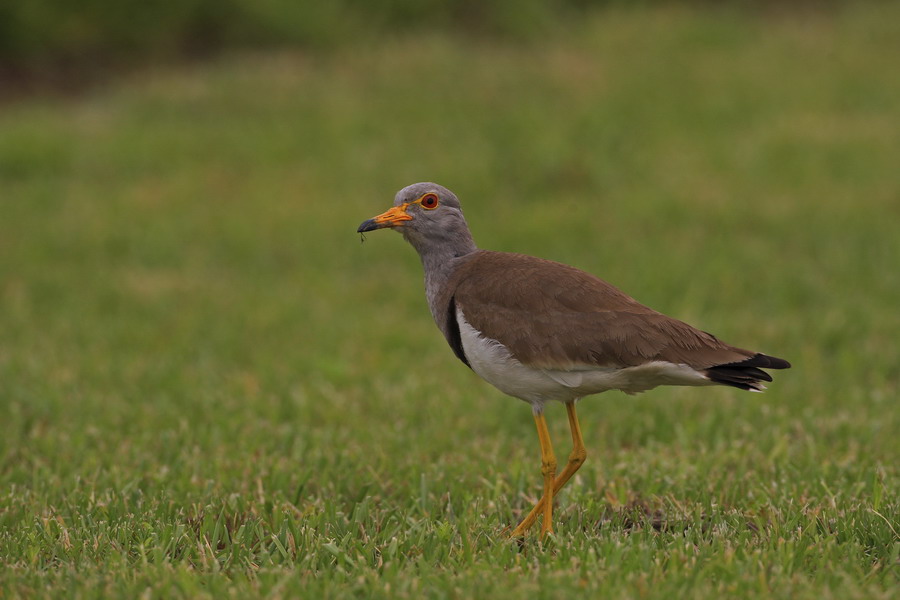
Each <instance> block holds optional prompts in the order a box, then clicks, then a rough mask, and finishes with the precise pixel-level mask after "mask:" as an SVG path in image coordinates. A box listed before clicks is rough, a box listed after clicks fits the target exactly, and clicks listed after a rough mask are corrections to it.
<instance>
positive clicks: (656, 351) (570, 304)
mask: <svg viewBox="0 0 900 600" xmlns="http://www.w3.org/2000/svg"><path fill="white" fill-rule="evenodd" d="M448 283H449V285H448V286H447V292H449V293H448V295H450V298H449V299H448V300H451V301H454V302H455V303H456V306H457V307H459V308H460V309H461V310H462V312H463V314H464V316H465V318H466V320H467V321H468V322H469V324H470V325H472V326H473V327H474V328H475V329H477V330H478V331H480V332H481V333H482V334H483V335H484V336H486V337H488V338H491V339H495V340H497V341H499V342H500V343H502V344H503V345H504V346H506V347H507V348H508V349H509V350H510V352H512V354H513V356H515V357H516V358H517V359H518V360H519V361H521V362H522V363H523V364H526V365H530V366H534V367H539V368H552V369H578V368H584V367H590V366H604V367H628V366H635V365H639V364H642V363H645V362H648V361H652V360H663V361H668V362H672V363H677V364H687V365H689V366H691V367H693V368H695V369H706V368H709V367H712V366H715V365H721V364H728V363H737V362H740V361H744V360H746V359H747V358H749V357H752V356H754V355H755V353H754V352H750V351H748V350H743V349H741V348H736V347H734V346H730V345H728V344H726V343H724V342H722V341H720V340H718V339H717V338H716V337H715V336H713V335H710V334H708V333H705V332H703V331H700V330H698V329H695V328H694V327H691V326H690V325H688V324H687V323H684V322H682V321H679V320H677V319H672V318H670V317H667V316H665V315H663V314H661V313H658V312H656V311H655V310H652V309H650V308H647V307H646V306H644V305H642V304H640V303H639V302H637V301H636V300H634V299H633V298H631V297H629V296H627V295H625V294H623V293H622V292H620V291H619V290H618V289H616V288H615V287H613V286H612V285H610V284H608V283H606V282H605V281H603V280H601V279H598V278H597V277H594V276H593V275H590V274H588V273H585V272H584V271H580V270H578V269H576V268H574V267H570V266H567V265H563V264H561V263H556V262H553V261H548V260H542V259H539V258H534V257H531V256H525V255H522V254H507V253H502V252H488V251H480V252H478V253H477V254H476V255H475V256H473V257H472V258H471V260H468V261H467V262H466V263H464V264H463V265H461V266H460V267H459V268H458V269H457V270H456V271H455V272H454V273H453V275H452V277H451V280H450V281H449V282H448Z"/></svg>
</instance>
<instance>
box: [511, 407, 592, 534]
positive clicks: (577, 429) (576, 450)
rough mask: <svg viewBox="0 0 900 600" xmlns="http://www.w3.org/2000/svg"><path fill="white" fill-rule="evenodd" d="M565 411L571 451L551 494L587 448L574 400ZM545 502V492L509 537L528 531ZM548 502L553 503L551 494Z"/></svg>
mask: <svg viewBox="0 0 900 600" xmlns="http://www.w3.org/2000/svg"><path fill="white" fill-rule="evenodd" d="M566 412H567V413H568V415H569V429H570V430H571V431H572V453H571V454H569V460H568V462H567V463H566V466H565V468H564V469H563V471H562V473H560V474H559V477H557V478H556V480H555V481H554V482H553V496H555V495H556V494H557V493H559V490H561V489H562V487H563V486H564V485H565V484H566V482H567V481H569V479H570V478H571V477H572V475H574V474H575V471H577V470H578V469H580V468H581V465H583V464H584V461H585V458H586V457H587V450H586V449H585V447H584V440H583V439H582V438H581V426H580V425H579V424H578V415H577V414H576V413H575V403H574V402H568V403H566ZM538 428H539V429H538V435H540V426H538ZM548 441H549V438H548ZM547 503H548V502H547V498H546V494H545V495H544V496H543V497H542V498H541V499H540V500H539V501H538V503H537V504H535V505H534V508H532V509H531V512H530V513H528V516H527V517H525V518H524V519H522V522H521V523H519V525H518V527H516V529H515V531H513V532H512V534H511V536H510V537H521V536H523V535H525V532H526V531H528V529H529V528H530V527H531V526H532V525H533V524H534V522H535V520H537V516H538V514H540V513H541V512H542V511H545V510H546V508H545V506H546V504H547ZM549 503H550V504H552V503H553V498H552V496H551V498H550V501H549Z"/></svg>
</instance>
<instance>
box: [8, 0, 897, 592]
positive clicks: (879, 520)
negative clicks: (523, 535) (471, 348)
mask: <svg viewBox="0 0 900 600" xmlns="http://www.w3.org/2000/svg"><path fill="white" fill-rule="evenodd" d="M898 23H900V10H898V8H897V7H896V6H892V7H889V6H888V5H887V3H884V5H881V4H861V5H854V7H853V8H847V9H844V10H835V11H832V12H825V13H820V12H801V13H790V14H777V15H769V16H759V15H755V16H754V15H747V14H740V13H737V12H715V11H710V10H709V9H698V10H696V11H693V10H689V9H677V8H669V9H656V10H649V9H648V10H634V11H627V10H622V11H607V12H603V13H599V14H598V15H597V16H596V17H593V18H591V19H588V20H586V21H584V22H582V23H579V24H578V25H577V27H574V28H573V29H570V30H568V31H563V30H558V31H556V33H554V34H553V35H551V36H550V37H549V38H548V39H546V40H543V41H542V42H541V43H540V44H537V43H521V44H515V43H510V42H488V41H485V40H478V39H461V38H456V37H452V36H448V35H441V34H433V35H432V34H429V32H408V35H406V34H405V35H398V36H397V37H396V38H394V39H390V40H386V41H385V42H384V43H383V44H380V45H366V44H364V43H361V45H359V46H354V47H351V48H348V49H346V50H339V51H336V52H335V53H334V54H331V55H329V56H320V57H314V56H306V55H297V54H291V53H284V54H278V55H268V54H264V55H249V56H247V55H245V56H236V57H235V56H233V57H227V58H223V59H220V60H219V61H217V62H215V63H214V64H207V65H196V66H184V67H180V68H166V69H163V68H160V69H158V70H154V71H145V72H142V73H139V74H135V75H133V76H131V77H129V78H127V79H126V80H124V81H117V82H115V83H110V84H108V85H106V86H105V87H103V88H102V89H96V90H94V91H92V92H90V93H89V94H87V95H85V96H83V97H80V98H77V99H71V100H63V99H60V98H44V99H41V98H31V99H28V100H27V101H23V102H21V103H19V104H16V105H7V106H5V107H3V108H2V112H0V208H2V212H0V414H2V418H0V598H18V597H22V598H32V597H39V596H55V597H61V598H63V597H64V598H100V597H114V596H120V597H138V596H141V597H199V598H223V597H238V598H240V597H247V596H265V597H270V598H288V597H298V596H304V597H310V598H313V597H316V598H318V597H344V596H358V597H364V598H377V597H385V598H387V597H390V598H420V597H423V596H424V597H436V598H487V597H496V598H525V597H529V598H531V597H571V596H572V595H573V594H578V593H588V594H590V595H591V596H593V597H604V598H637V597H642V598H643V597H646V598H673V597H694V598H709V597H714V596H720V597H729V598H735V597H736V598H758V597H773V598H816V599H827V598H840V599H848V598H859V599H878V598H885V599H886V598H896V597H897V594H898V589H900V558H898V555H900V536H898V532H900V499H898V493H900V483H898V476H900V469H898V462H900V461H898V458H900V411H898V394H900V342H898V340H900V168H898V165H900V70H898V68H897V56H900V26H898ZM419 180H434V181H437V182H440V183H443V184H445V185H447V186H449V187H450V188H451V189H453V190H454V191H456V192H457V193H458V194H459V196H460V197H461V199H462V201H463V204H464V208H465V210H466V215H467V217H468V220H469V222H470V224H471V226H472V229H473V232H474V234H475V237H476V240H477V241H478V242H479V244H480V245H481V246H482V247H485V248H491V249H496V250H508V251H519V252H525V253H529V254H534V255H538V256H543V257H546V258H552V259H555V260H559V261H562V262H567V263H570V264H573V265H576V266H578V267H580V268H583V269H585V270H588V271H590V272H593V273H595V274H597V275H599V276H601V277H603V278H604V279H606V280H608V281H610V282H612V283H614V284H615V285H617V286H619V287H621V288H622V289H624V290H626V291H627V292H628V293H630V294H631V295H633V296H635V297H636V298H637V299H639V300H640V301H642V302H644V303H646V304H648V305H650V306H652V307H654V308H656V309H658V310H661V311H663V312H666V313H667V314H670V315H672V316H676V317H679V318H681V319H684V320H686V321H689V322H691V323H693V324H695V325H697V326H699V327H701V328H703V329H706V330H708V331H712V332H714V333H716V334H717V335H718V336H720V337H722V338H723V339H725V340H728V341H730V342H732V343H735V344H737V345H741V346H746V347H752V348H756V349H759V350H762V351H766V352H770V353H773V354H775V355H778V356H783V357H785V358H787V359H789V360H791V361H792V362H793V364H794V368H793V369H792V370H790V371H786V372H782V373H778V374H777V375H778V376H777V377H776V381H775V383H774V384H772V385H771V386H770V389H769V391H768V392H767V393H766V394H762V395H760V394H748V393H743V392H740V391H738V390H731V389H726V388H714V389H677V388H661V389H657V390H654V391H651V392H648V393H646V394H643V395H640V396H637V397H631V396H626V395H624V394H621V393H618V392H612V393H608V394H605V395H601V396H596V397H592V398H590V399H587V400H585V401H584V402H582V404H581V405H580V410H579V412H580V416H581V419H582V426H583V428H584V435H585V440H586V444H587V446H588V452H589V455H588V462H587V463H586V465H585V467H584V468H583V469H582V470H581V471H580V472H579V474H578V475H577V477H576V478H575V479H574V480H573V482H571V483H570V485H569V486H568V487H567V488H566V490H565V491H564V492H563V493H562V494H561V496H560V497H559V499H558V502H557V509H556V510H557V513H556V514H557V515H558V517H557V524H556V526H557V532H556V536H555V537H554V538H553V539H552V540H551V541H549V542H548V543H547V544H541V543H540V542H539V541H538V539H537V537H536V536H535V535H534V534H533V535H532V537H530V538H528V539H527V541H526V543H525V545H524V547H522V548H519V547H517V546H516V545H515V544H512V543H510V542H508V541H507V540H506V539H505V536H504V531H505V530H506V528H508V527H509V526H511V525H514V524H515V523H516V521H517V519H518V518H519V517H520V516H521V515H522V513H523V511H527V510H528V509H529V508H530V506H531V503H532V502H533V501H534V500H535V498H536V497H537V496H538V495H539V494H540V491H541V474H540V460H539V451H538V444H537V439H536V435H535V433H534V427H533V423H532V418H531V412H530V410H529V408H528V406H527V405H526V404H524V403H522V402H520V401H518V400H515V399H512V398H508V397H505V396H503V395H502V394H500V393H499V392H498V391H496V390H494V389H493V388H491V387H490V386H489V385H487V384H486V383H484V382H482V381H481V380H480V379H478V377H477V376H475V375H474V374H473V373H471V372H470V371H469V370H468V369H466V368H465V367H464V366H463V365H462V364H461V363H459V362H458V361H457V360H456V359H455V358H454V357H453V355H452V353H451V351H450V350H449V349H448V348H447V347H446V344H445V343H444V341H443V339H442V337H441V335H440V333H439V332H438V331H437V329H436V328H435V327H434V324H433V323H432V321H431V316H430V315H429V313H428V309H427V306H426V304H425V300H424V294H423V291H422V281H421V279H422V275H421V267H420V265H419V263H418V258H417V257H416V256H415V253H414V251H413V250H412V249H411V248H409V247H408V246H407V245H406V244H404V243H403V241H402V239H401V238H400V237H399V236H398V235H396V234H394V233H391V232H375V233H372V234H369V235H368V238H367V241H366V243H365V244H361V243H360V239H359V236H357V235H356V234H355V233H354V232H355V229H356V227H357V225H358V224H359V223H360V222H361V221H362V220H363V219H365V218H368V217H370V216H373V215H375V214H377V213H380V212H382V211H383V210H385V209H386V208H387V207H388V206H389V205H390V203H391V202H392V199H393V194H394V193H395V191H396V190H397V189H399V188H400V187H403V186H404V185H406V184H408V183H411V182H413V181H419ZM548 418H549V420H550V421H551V426H552V433H553V434H554V440H555V442H556V448H557V453H558V454H559V455H561V456H565V454H567V453H568V434H567V427H566V420H565V411H564V410H563V409H562V407H561V406H553V407H551V408H550V409H549V410H548ZM535 531H536V530H535Z"/></svg>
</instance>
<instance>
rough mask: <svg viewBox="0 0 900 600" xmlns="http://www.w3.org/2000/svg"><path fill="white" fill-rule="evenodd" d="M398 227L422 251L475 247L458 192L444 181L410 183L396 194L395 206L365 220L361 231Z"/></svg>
mask: <svg viewBox="0 0 900 600" xmlns="http://www.w3.org/2000/svg"><path fill="white" fill-rule="evenodd" d="M386 227H390V228H395V229H397V230H398V231H400V232H401V233H402V234H403V237H404V238H405V239H406V241H408V242H409V243H410V244H412V245H413V247H415V249H416V250H418V251H419V254H423V253H424V252H429V251H434V250H438V249H443V250H445V251H450V252H452V254H453V255H455V256H461V255H462V254H468V253H469V252H472V251H473V250H475V243H474V242H473V241H472V235H471V234H470V233H469V227H468V225H467V224H466V219H465V217H463V213H462V208H461V207H460V205H459V199H458V198H457V197H456V194H454V193H453V192H451V191H450V190H448V189H447V188H445V187H444V186H442V185H438V184H436V183H430V182H423V183H414V184H412V185H408V186H406V187H405V188H403V189H402V190H400V191H399V192H397V195H396V196H395V197H394V207H393V208H391V209H389V210H388V211H386V212H384V213H382V214H380V215H378V216H377V217H374V218H371V219H368V220H367V221H364V222H363V223H362V224H361V225H360V226H359V228H358V229H357V232H359V233H362V232H365V231H373V230H375V229H383V228H386Z"/></svg>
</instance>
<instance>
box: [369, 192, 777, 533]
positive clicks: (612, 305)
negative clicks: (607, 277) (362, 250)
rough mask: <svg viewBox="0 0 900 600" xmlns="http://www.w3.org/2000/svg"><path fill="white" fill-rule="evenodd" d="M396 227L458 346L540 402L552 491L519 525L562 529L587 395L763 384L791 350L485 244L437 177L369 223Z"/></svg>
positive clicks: (466, 358) (475, 363) (501, 383)
mask: <svg viewBox="0 0 900 600" xmlns="http://www.w3.org/2000/svg"><path fill="white" fill-rule="evenodd" d="M385 228H390V229H395V230H396V231H398V232H400V233H402V234H403V237H404V238H405V239H406V241H407V242H409V243H410V244H411V245H412V246H413V248H414V249H415V250H416V251H417V252H418V254H419V258H420V259H421V261H422V266H423V269H424V272H425V295H426V298H427V300H428V306H429V308H430V309H431V315H432V317H433V318H434V321H435V323H436V324H437V326H438V328H439V329H440V330H441V332H442V333H443V334H444V337H445V338H446V340H447V343H448V344H449V345H450V348H451V349H452V350H453V353H454V354H455V355H456V357H457V358H458V359H459V360H460V361H462V362H463V363H464V364H465V365H466V366H468V367H469V368H470V369H471V370H472V371H474V372H475V373H476V374H478V375H479V376H480V377H481V378H482V379H484V380H486V381H487V382H488V383H490V384H491V385H493V386H494V387H496V388H497V389H499V390H500V391H501V392H503V393H505V394H507V395H509V396H512V397H515V398H519V399H521V400H524V401H525V402H527V403H529V404H530V405H531V409H532V414H533V417H534V421H535V425H536V428H537V433H538V442H539V443H540V452H541V473H542V475H543V480H544V481H543V492H542V495H541V497H540V499H539V500H538V501H537V502H536V503H535V504H534V506H533V508H532V509H531V511H530V512H529V513H528V515H527V516H526V517H525V518H524V519H522V521H521V522H520V523H519V524H518V525H517V526H516V527H515V529H513V531H512V533H511V534H510V537H511V538H516V539H522V538H524V536H525V535H526V534H527V532H528V531H529V529H530V528H531V527H532V525H533V524H534V523H535V522H536V520H537V518H538V517H541V532H540V537H541V539H543V538H544V537H545V536H547V535H549V534H552V533H553V498H554V496H555V495H556V494H557V493H559V491H560V489H562V487H563V486H564V485H565V484H566V482H568V481H569V479H571V477H572V476H573V475H574V474H575V472H576V471H578V469H579V468H580V467H581V466H582V465H583V464H584V462H585V459H586V457H587V451H586V448H585V445H584V440H583V438H582V433H581V426H580V424H579V420H578V415H577V413H576V410H575V405H576V402H578V401H579V400H580V399H582V398H584V397H585V396H590V395H592V394H598V393H601V392H605V391H608V390H621V391H623V392H625V393H626V394H636V393H639V392H643V391H646V390H650V389H652V388H655V387H657V386H660V385H680V386H709V385H725V386H731V387H735V388H738V389H741V390H748V391H756V392H758V391H762V390H764V389H765V384H764V382H770V381H772V376H771V375H770V374H769V373H767V372H766V371H764V370H763V369H787V368H790V366H791V365H790V363H789V362H788V361H786V360H785V359H783V358H777V357H775V356H769V355H767V354H763V353H761V352H754V351H750V350H744V349H743V348H738V347H736V346H732V345H730V344H727V343H725V342H723V341H721V340H719V339H718V338H716V337H715V336H713V335H712V334H710V333H706V332H704V331H701V330H699V329H696V328H694V327H692V326H691V325H688V324H687V323H685V322H683V321H680V320H677V319H674V318H672V317H668V316H666V315H664V314H662V313H659V312H657V311H655V310H653V309H651V308H648V307H646V306H644V305H643V304H640V303H639V302H638V301H637V300H634V299H633V298H631V297H630V296H628V295H626V294H625V293H624V292H621V291H620V290H619V289H617V288H616V287H614V286H613V285H611V284H609V283H607V282H606V281H603V280H602V279H599V278H598V277H595V276H594V275H591V274H589V273H586V272H584V271H581V270H579V269H576V268H575V267H571V266H568V265H565V264H562V263H559V262H554V261H550V260H545V259H541V258H536V257H533V256H528V255H524V254H516V253H508V252H496V251H491V250H482V249H479V248H478V247H477V246H476V244H475V241H474V239H473V238H472V234H471V232H470V230H469V226H468V224H467V223H466V219H465V217H464V216H463V212H462V207H461V205H460V202H459V199H458V198H457V197H456V195H455V194H454V193H453V192H451V191H450V190H449V189H447V188H446V187H443V186H441V185H438V184H436V183H431V182H422V183H415V184H412V185H409V186H407V187H404V188H403V189H401V190H400V191H399V192H397V194H396V196H395V198H394V205H393V206H392V207H391V208H390V209H388V210H387V211H385V212H383V213H381V214H379V215H377V216H375V217H373V218H371V219H367V220H365V221H363V222H362V224H360V226H359V227H358V229H357V233H365V232H369V231H374V230H377V229H385ZM554 401H556V402H562V403H563V404H564V405H565V408H566V413H567V416H568V421H569V429H570V432H571V436H572V451H571V453H570V454H569V457H568V460H567V461H566V464H565V466H563V467H562V471H561V472H557V460H556V455H555V454H554V451H553V445H552V443H551V440H550V433H549V431H548V428H547V422H546V419H545V417H544V408H545V406H546V405H547V404H548V403H550V402H554Z"/></svg>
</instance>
